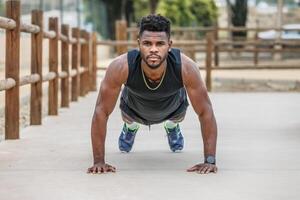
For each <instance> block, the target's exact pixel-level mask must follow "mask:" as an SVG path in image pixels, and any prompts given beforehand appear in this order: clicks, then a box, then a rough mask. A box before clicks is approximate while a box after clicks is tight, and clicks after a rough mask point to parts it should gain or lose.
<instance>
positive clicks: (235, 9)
mask: <svg viewBox="0 0 300 200" xmlns="http://www.w3.org/2000/svg"><path fill="white" fill-rule="evenodd" d="M226 2H227V4H228V6H229V8H230V17H231V19H230V20H231V24H232V25H233V26H239V27H245V26H246V23H247V15H248V1H247V0H235V1H233V2H232V1H230V0H226ZM231 34H232V37H233V39H236V38H246V37H247V31H233V32H232V33H231Z"/></svg>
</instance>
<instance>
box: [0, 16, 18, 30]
mask: <svg viewBox="0 0 300 200" xmlns="http://www.w3.org/2000/svg"><path fill="white" fill-rule="evenodd" d="M16 26H17V25H16V22H15V21H14V20H12V19H9V18H6V17H0V28H3V29H8V30H12V29H14V28H16Z"/></svg>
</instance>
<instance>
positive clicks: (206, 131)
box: [199, 107, 217, 157]
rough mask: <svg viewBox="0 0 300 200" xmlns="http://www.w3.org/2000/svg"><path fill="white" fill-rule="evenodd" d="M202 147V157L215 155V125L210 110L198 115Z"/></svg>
mask: <svg viewBox="0 0 300 200" xmlns="http://www.w3.org/2000/svg"><path fill="white" fill-rule="evenodd" d="M199 120H200V123H201V132H202V138H203V146H204V156H205V157H207V156H208V155H212V156H215V155H216V146H217V123H216V119H215V117H214V113H213V111H212V108H211V107H210V108H209V109H208V110H207V111H205V112H204V113H202V115H199Z"/></svg>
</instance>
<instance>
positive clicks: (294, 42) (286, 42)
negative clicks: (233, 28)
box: [214, 40, 300, 46]
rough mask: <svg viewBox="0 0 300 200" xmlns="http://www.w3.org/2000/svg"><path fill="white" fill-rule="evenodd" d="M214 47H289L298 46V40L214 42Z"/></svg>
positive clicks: (299, 43) (299, 41) (299, 42)
mask: <svg viewBox="0 0 300 200" xmlns="http://www.w3.org/2000/svg"><path fill="white" fill-rule="evenodd" d="M214 45H215V46H223V45H224V46H225V45H256V46H264V45H266V46H267V45H270V46H272V45H289V46H298V45H299V46H300V40H279V41H277V40H246V41H229V40H227V41H222V40H219V41H215V42H214Z"/></svg>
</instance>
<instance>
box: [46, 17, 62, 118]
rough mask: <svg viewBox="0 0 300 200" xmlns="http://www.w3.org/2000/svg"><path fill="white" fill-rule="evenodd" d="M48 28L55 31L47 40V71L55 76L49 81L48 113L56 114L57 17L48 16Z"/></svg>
mask: <svg viewBox="0 0 300 200" xmlns="http://www.w3.org/2000/svg"><path fill="white" fill-rule="evenodd" d="M49 30H50V31H54V32H55V33H56V36H55V38H53V39H50V40H49V71H50V72H54V73H55V74H56V77H55V78H54V79H53V80H51V81H49V90H48V92H49V94H48V98H49V101H48V106H49V110H48V114H49V115H57V114H58V34H59V33H58V18H57V17H51V18H49Z"/></svg>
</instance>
